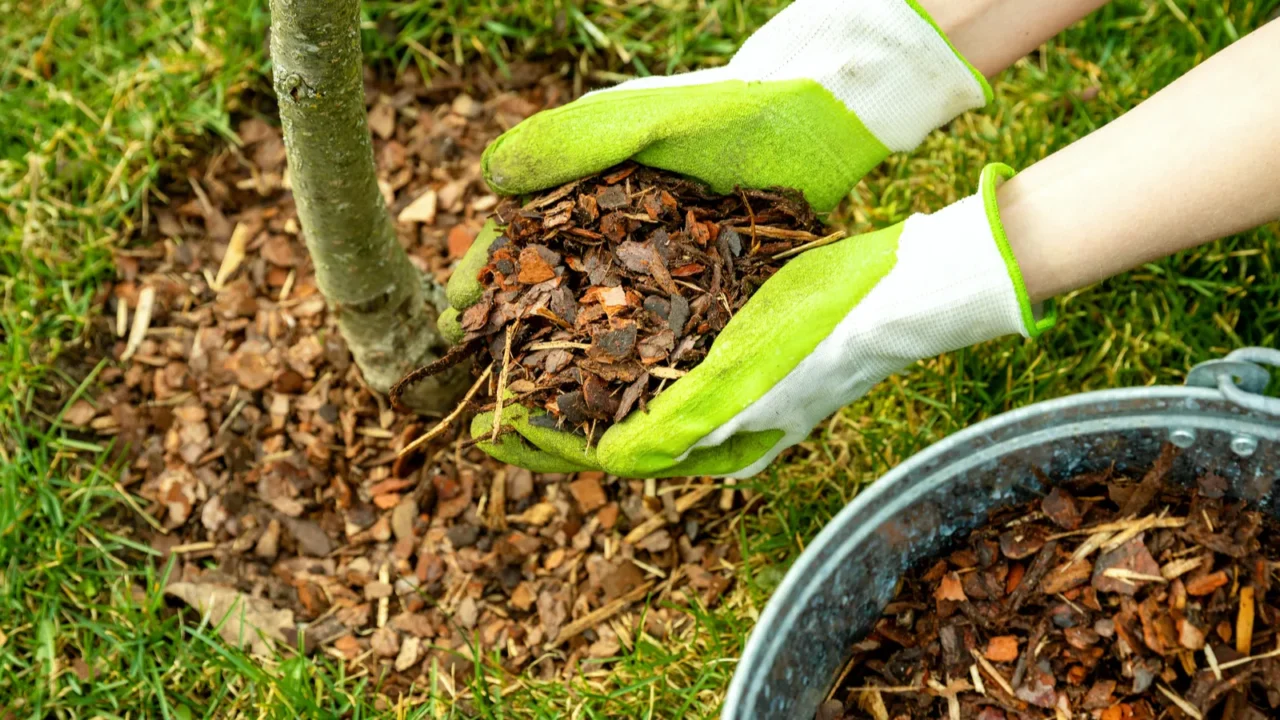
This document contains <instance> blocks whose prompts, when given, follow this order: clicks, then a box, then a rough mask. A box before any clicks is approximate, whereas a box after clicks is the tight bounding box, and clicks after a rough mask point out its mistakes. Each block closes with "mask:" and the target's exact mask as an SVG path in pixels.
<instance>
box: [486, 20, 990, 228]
mask: <svg viewBox="0 0 1280 720" xmlns="http://www.w3.org/2000/svg"><path fill="white" fill-rule="evenodd" d="M990 97H991V88H990V87H989V86H988V85H987V82H986V80H984V79H983V77H982V75H981V74H980V73H979V72H978V71H977V70H975V69H974V68H973V67H972V66H971V65H969V63H968V62H966V61H965V60H964V58H962V57H960V55H959V54H957V53H956V51H955V50H954V49H953V48H952V47H951V45H950V43H949V42H948V41H947V39H946V37H945V36H944V35H943V34H942V32H941V30H939V29H938V28H937V27H936V26H935V25H934V24H933V21H932V20H931V19H930V18H929V17H928V15H926V14H925V12H924V10H923V9H921V8H920V6H919V5H917V4H916V2H915V0H796V2H794V3H792V4H791V5H790V6H788V7H787V8H786V9H784V10H783V11H782V12H780V13H778V14H777V16H776V17H774V18H773V19H772V20H771V21H769V22H768V23H766V24H765V25H764V27H762V28H760V30H759V31H757V32H756V33H755V34H753V35H752V36H751V37H750V38H748V39H747V41H746V42H745V43H744V44H743V45H742V48H741V49H740V50H739V51H738V53H737V54H736V55H734V56H733V59H732V60H731V61H730V62H729V64H728V65H726V66H724V67H718V68H712V69H708V70H699V71H697V72H690V73H685V74H682V75H672V76H666V77H646V78H640V79H637V80H632V81H629V82H625V83H622V84H621V85H618V86H616V87H613V88H609V89H608V90H602V91H598V92H593V93H590V94H588V95H586V96H584V97H582V98H580V99H579V100H577V101H575V102H572V103H570V104H568V105H565V106H563V107H560V108H556V109H554V110H547V111H545V112H541V113H538V114H537V115H534V116H533V117H531V118H529V119H527V120H525V121H524V122H522V123H520V124H519V125H517V126H516V127H514V128H512V129H511V130H510V131H508V132H506V133H504V134H503V135H502V136H501V137H500V138H498V139H497V140H496V141H495V142H494V143H493V144H492V145H490V146H489V147H488V149H486V150H485V153H484V159H483V168H484V175H485V179H486V180H487V181H488V183H489V185H490V186H491V187H492V188H493V189H494V190H495V191H497V192H499V193H502V194H505V195H518V194H522V193H528V192H533V191H536V190H542V189H545V188H549V187H553V186H556V185H560V184H562V183H566V182H569V181H572V180H576V179H578V178H581V177H584V176H587V175H590V174H592V173H595V172H599V171H601V170H604V169H605V168H608V167H610V166H612V165H616V164H618V163H620V162H622V161H623V160H626V159H628V158H632V159H634V160H636V161H637V162H639V163H641V164H644V165H649V166H652V167H658V168H663V169H666V170H671V171H674V172H678V173H681V174H684V175H688V176H691V177H695V178H698V179H700V180H702V181H703V182H705V183H707V184H709V185H710V186H711V187H712V189H714V190H716V191H717V192H720V193H727V192H731V191H732V190H733V188H734V186H735V185H741V186H744V187H753V188H762V187H769V186H783V187H792V188H797V189H799V190H801V191H803V192H804V194H805V197H806V198H807V199H808V200H809V203H810V204H811V205H813V207H814V208H815V209H816V210H818V211H819V212H824V211H827V210H830V209H831V208H833V207H835V205H836V204H837V203H838V202H840V200H841V198H843V197H844V196H845V195H847V194H848V193H849V191H850V189H852V188H853V186H854V185H855V184H856V183H857V182H858V181H859V180H860V179H861V178H862V176H863V175H865V174H866V173H867V171H869V170H870V169H871V168H873V167H874V166H876V165H877V164H879V163H880V161H881V160H883V159H884V158H885V157H886V156H887V155H888V154H889V152H891V151H894V152H896V151H905V150H911V149H913V148H915V147H916V146H917V145H919V144H920V142H921V141H922V140H923V139H924V136H925V135H926V134H928V132H929V131H931V130H933V129H934V128H936V127H938V126H940V125H942V124H943V123H945V122H947V121H949V120H951V119H952V118H954V117H955V116H956V115H959V114H960V113H962V112H964V111H965V110H969V109H971V108H976V107H980V106H982V105H983V104H985V102H986V101H987V100H988V99H989V98H990Z"/></svg>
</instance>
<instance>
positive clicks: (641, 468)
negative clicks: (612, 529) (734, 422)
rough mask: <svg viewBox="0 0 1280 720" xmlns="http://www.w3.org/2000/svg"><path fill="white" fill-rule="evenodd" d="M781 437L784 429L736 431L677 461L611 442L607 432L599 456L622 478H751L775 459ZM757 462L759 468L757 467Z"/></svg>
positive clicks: (611, 470) (611, 471) (612, 472)
mask: <svg viewBox="0 0 1280 720" xmlns="http://www.w3.org/2000/svg"><path fill="white" fill-rule="evenodd" d="M782 437H783V431H781V430H761V431H754V432H741V433H736V434H734V435H732V436H730V437H729V438H728V439H727V440H725V441H724V442H722V443H720V444H718V445H715V446H712V447H702V448H694V449H693V450H692V451H690V452H689V454H688V455H687V456H686V457H685V458H684V459H683V460H678V461H677V460H676V459H675V458H672V457H670V456H666V457H658V456H657V455H656V454H653V453H646V452H645V451H644V450H643V449H642V448H637V447H628V446H627V445H626V444H623V443H611V442H609V435H608V433H605V437H604V438H602V439H601V443H600V451H599V453H598V455H597V457H598V458H599V460H600V464H601V465H602V466H603V467H604V469H605V471H606V472H609V473H611V474H614V475H618V476H620V477H679V476H685V475H711V476H714V477H750V476H751V475H754V474H755V473H756V472H758V471H759V469H762V468H763V466H764V465H767V464H768V461H769V460H772V459H773V456H774V455H776V454H777V453H776V452H773V451H774V449H775V448H776V446H777V445H778V441H779V440H781V439H782ZM762 460H763V461H764V462H763V463H761V461H762ZM757 465H759V466H760V467H759V468H754V466H757ZM752 468H754V469H752Z"/></svg>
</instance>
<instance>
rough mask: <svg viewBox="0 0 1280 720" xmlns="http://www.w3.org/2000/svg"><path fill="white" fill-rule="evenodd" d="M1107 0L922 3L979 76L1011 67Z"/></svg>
mask: <svg viewBox="0 0 1280 720" xmlns="http://www.w3.org/2000/svg"><path fill="white" fill-rule="evenodd" d="M1107 1H1108V0H922V2H921V3H920V5H921V6H922V7H924V9H925V10H927V11H928V12H929V15H930V16H931V17H933V20H934V22H936V23H938V27H940V28H942V31H943V32H945V33H946V34H947V38H948V39H949V40H951V44H952V45H953V46H955V48H956V50H957V51H959V53H960V54H961V55H963V56H964V58H965V59H966V60H968V61H969V62H970V63H971V64H972V65H973V66H974V67H976V68H977V69H978V71H979V72H981V73H982V74H983V75H986V76H987V77H991V76H993V75H995V74H996V73H999V72H1000V71H1001V70H1004V69H1005V68H1007V67H1009V66H1010V65H1012V64H1013V63H1014V62H1015V61H1016V60H1017V59H1018V58H1020V57H1022V56H1024V55H1026V54H1027V53H1029V52H1031V51H1032V50H1034V49H1036V48H1037V47H1039V46H1040V45H1041V43H1043V42H1044V41H1046V40H1048V39H1049V38H1051V37H1053V36H1054V35H1057V34H1058V33H1060V32H1062V30H1063V29H1065V28H1067V27H1068V26H1070V25H1071V24H1072V23H1074V22H1076V21H1077V20H1079V19H1080V18H1083V17H1084V16H1085V15H1088V14H1089V13H1091V12H1093V11H1094V10H1096V9H1098V8H1100V7H1102V6H1103V5H1105V4H1106V3H1107Z"/></svg>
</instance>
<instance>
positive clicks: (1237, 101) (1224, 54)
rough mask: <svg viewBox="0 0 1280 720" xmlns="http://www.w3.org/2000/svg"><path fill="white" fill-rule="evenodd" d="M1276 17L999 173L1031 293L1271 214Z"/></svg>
mask: <svg viewBox="0 0 1280 720" xmlns="http://www.w3.org/2000/svg"><path fill="white" fill-rule="evenodd" d="M1278 98H1280V23H1271V24H1269V25H1265V26H1263V27H1261V28H1259V29H1258V30H1255V31H1254V32H1253V33H1251V34H1250V35H1248V36H1246V37H1244V38H1241V39H1240V40H1239V41H1238V42H1236V43H1234V44H1232V45H1231V46H1229V47H1227V48H1226V49H1224V50H1222V51H1221V52H1219V53H1218V54H1216V55H1214V56H1213V57H1211V58H1209V59H1208V60H1206V61H1205V62H1204V63H1202V64H1200V65H1199V66H1198V67H1196V68H1195V69H1194V70H1192V71H1191V72H1189V73H1187V74H1186V75H1184V76H1182V77H1181V78H1179V79H1178V80H1176V81H1175V82H1173V83H1172V84H1170V85H1169V86H1167V87H1165V88H1164V89H1163V90H1161V91H1160V92H1158V93H1156V94H1155V95H1153V96H1152V97H1151V98H1150V99H1148V100H1146V101H1145V102H1143V103H1142V104H1141V105H1139V106H1138V107H1136V108H1134V109H1133V110H1131V111H1129V112H1128V113H1126V114H1125V115H1123V116H1121V117H1120V118H1118V119H1116V120H1114V121H1112V122H1111V123H1109V124H1107V125H1106V126H1105V127H1103V128H1101V129H1099V130H1097V131H1095V132H1093V133H1091V134H1089V135H1087V136H1085V137H1084V138H1081V139H1080V140H1077V141H1076V142H1074V143H1072V144H1071V145H1068V146H1067V147H1065V148H1063V149H1061V150H1059V151H1058V152H1056V153H1054V154H1052V155H1050V156H1049V157H1047V158H1045V159H1044V160H1041V161H1040V162H1038V163H1036V164H1035V165H1032V166H1031V167H1029V168H1027V169H1025V170H1023V171H1022V172H1021V173H1020V174H1018V175H1017V176H1016V177H1014V178H1012V179H1010V180H1009V181H1007V182H1006V183H1005V184H1004V185H1003V186H1002V187H1001V188H1000V190H999V192H998V193H997V200H998V204H999V207H1000V216H1001V220H1002V221H1003V223H1004V228H1005V233H1006V234H1007V235H1008V238H1009V244H1010V246H1011V247H1012V248H1013V251H1014V255H1015V256H1016V257H1017V260H1018V265H1019V267H1020V268H1021V270H1022V277H1023V279H1024V281H1025V282H1026V286H1027V292H1028V294H1029V295H1030V296H1031V299H1032V300H1033V301H1040V300H1045V299H1048V298H1051V297H1053V296H1055V295H1059V294H1061V293H1064V292H1068V291H1071V290H1074V289H1076V288H1080V287H1084V286H1086V285H1089V284H1092V283H1095V282H1098V281H1099V280H1103V279H1105V278H1108V277H1111V276H1112V275H1116V274H1117V273H1121V272H1124V271H1125V270H1129V269H1131V268H1133V267H1136V266H1138V265H1141V264H1142V263H1145V262H1149V261H1151V260H1155V259H1158V258H1162V257H1166V256H1168V255H1172V254H1173V253H1175V252H1177V251H1179V250H1183V249H1186V248H1189V247H1194V246H1196V245H1200V244H1202V243H1205V242H1209V241H1212V240H1216V239H1218V238H1221V237H1224V236H1226V235H1230V234H1232V233H1236V232H1241V231H1244V230H1248V229H1250V228H1253V227H1257V226H1258V225H1261V224H1263V223H1266V222H1268V221H1271V220H1276V219H1277V218H1280V140H1278V139H1277V135H1280V101H1278V100H1277V99H1278Z"/></svg>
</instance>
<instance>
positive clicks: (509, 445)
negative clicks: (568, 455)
mask: <svg viewBox="0 0 1280 720" xmlns="http://www.w3.org/2000/svg"><path fill="white" fill-rule="evenodd" d="M476 447H478V448H480V449H481V450H483V451H484V452H486V453H487V454H488V455H489V456H490V457H493V458H495V459H497V460H500V461H501V462H504V463H507V464H508V465H515V466H517V467H522V468H525V469H527V470H532V471H533V472H538V473H573V472H579V471H582V470H589V469H590V468H588V467H587V466H585V465H578V464H575V463H571V462H569V461H568V460H565V459H564V458H559V457H556V456H555V455H552V454H551V453H547V452H543V451H542V450H539V449H538V448H536V447H534V446H533V444H531V443H530V442H529V441H528V440H525V439H524V438H523V437H521V436H520V434H519V433H506V434H504V435H500V436H499V437H498V440H497V442H488V441H485V442H481V443H477V444H476Z"/></svg>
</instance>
